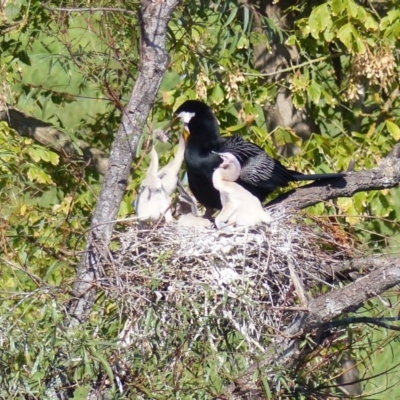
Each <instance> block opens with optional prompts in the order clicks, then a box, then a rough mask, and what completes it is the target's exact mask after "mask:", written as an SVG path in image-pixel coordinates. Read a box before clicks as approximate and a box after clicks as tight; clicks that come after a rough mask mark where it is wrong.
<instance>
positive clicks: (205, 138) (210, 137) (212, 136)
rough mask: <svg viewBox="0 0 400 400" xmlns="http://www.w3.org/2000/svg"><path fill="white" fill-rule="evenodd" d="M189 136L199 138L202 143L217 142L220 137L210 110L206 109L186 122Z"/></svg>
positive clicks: (216, 123) (215, 120)
mask: <svg viewBox="0 0 400 400" xmlns="http://www.w3.org/2000/svg"><path fill="white" fill-rule="evenodd" d="M188 128H189V132H190V137H191V138H193V139H194V138H196V139H198V140H199V141H200V140H201V142H202V143H204V144H210V145H211V144H212V143H213V142H214V144H215V142H216V143H218V141H219V140H220V139H221V137H220V134H219V126H218V121H217V118H216V117H215V115H214V114H213V113H212V111H211V110H207V111H205V112H203V113H202V114H200V115H196V116H195V117H194V118H192V119H191V120H190V122H189V124H188Z"/></svg>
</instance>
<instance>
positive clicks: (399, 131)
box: [385, 119, 400, 140]
mask: <svg viewBox="0 0 400 400" xmlns="http://www.w3.org/2000/svg"><path fill="white" fill-rule="evenodd" d="M385 124H386V128H387V130H388V131H389V133H390V134H391V136H392V137H393V139H394V140H400V128H399V127H398V126H397V125H396V124H395V123H394V122H392V121H390V120H388V119H387V120H386V121H385Z"/></svg>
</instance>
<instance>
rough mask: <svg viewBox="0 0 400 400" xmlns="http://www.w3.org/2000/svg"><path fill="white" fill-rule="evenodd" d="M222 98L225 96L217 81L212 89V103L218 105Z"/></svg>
mask: <svg viewBox="0 0 400 400" xmlns="http://www.w3.org/2000/svg"><path fill="white" fill-rule="evenodd" d="M224 98H225V94H224V91H223V90H222V88H221V86H220V85H219V84H218V83H217V84H216V85H215V86H214V89H213V91H212V94H211V99H212V101H213V102H214V104H217V105H218V104H221V103H222V102H223V101H224Z"/></svg>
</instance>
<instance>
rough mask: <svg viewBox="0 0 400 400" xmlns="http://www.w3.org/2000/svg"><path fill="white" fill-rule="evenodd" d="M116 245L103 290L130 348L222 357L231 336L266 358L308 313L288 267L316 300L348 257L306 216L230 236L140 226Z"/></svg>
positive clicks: (289, 217) (281, 219) (118, 235)
mask: <svg viewBox="0 0 400 400" xmlns="http://www.w3.org/2000/svg"><path fill="white" fill-rule="evenodd" d="M273 216H274V215H273ZM275 218H277V217H276V216H275ZM116 239H117V241H118V247H119V248H118V251H117V252H115V253H114V254H113V262H112V263H111V265H110V270H109V271H107V277H106V278H105V279H104V281H103V283H104V285H103V288H104V290H105V291H106V292H107V297H108V298H111V299H113V301H114V302H116V303H117V304H118V306H119V307H120V315H122V316H123V317H124V320H125V328H124V330H123V332H121V334H120V338H121V340H122V343H124V344H125V345H126V346H128V345H129V346H130V345H134V346H135V347H136V346H140V348H142V349H146V348H147V349H150V348H152V349H154V346H156V347H159V348H161V347H163V346H164V345H165V346H167V345H168V342H170V341H171V340H172V338H173V337H176V335H178V334H179V332H181V333H182V332H186V334H187V335H190V337H191V341H192V342H193V341H194V340H196V338H199V337H202V338H204V337H206V338H207V339H206V340H208V341H209V344H210V345H211V346H212V347H214V348H215V349H216V348H217V347H218V341H219V338H221V335H222V336H223V335H224V332H225V334H226V331H227V330H228V331H229V332H231V333H232V332H234V333H235V335H236V336H235V337H236V338H240V343H241V345H244V344H245V345H246V352H248V351H250V352H251V353H258V352H259V351H265V349H266V347H267V346H268V344H269V343H270V342H271V339H272V338H273V337H274V336H276V335H277V334H279V333H280V332H283V331H285V329H286V328H287V327H288V326H289V325H290V324H291V322H292V321H293V318H294V317H295V315H296V314H297V313H298V312H299V301H298V298H297V296H296V291H295V290H294V288H293V282H292V278H291V275H290V271H289V267H290V266H292V267H293V269H294V270H295V273H296V275H297V276H298V278H299V281H300V282H301V285H302V286H303V287H304V289H305V291H306V292H310V291H311V292H312V295H313V296H315V295H318V292H319V291H320V290H321V288H322V287H325V290H326V285H321V282H323V281H324V280H327V281H331V279H330V278H331V275H333V274H332V272H331V271H332V270H333V266H334V265H335V264H337V263H340V264H341V263H343V259H344V258H345V254H346V252H347V251H348V248H347V247H344V246H341V245H339V244H338V243H337V241H336V240H335V238H334V237H333V235H332V233H329V232H328V231H326V230H324V229H322V228H321V226H319V225H318V224H317V223H316V222H315V221H312V220H310V219H308V218H306V217H302V216H301V215H280V216H278V218H277V220H276V221H275V222H273V223H272V224H271V225H270V226H260V227H257V228H252V229H249V230H245V229H237V230H235V231H234V232H232V233H229V234H227V233H223V232H221V231H217V230H216V229H211V230H208V231H199V230H197V229H195V228H187V227H180V226H177V225H176V224H169V225H164V226H158V227H156V228H154V229H152V230H145V231H144V230H139V229H138V227H137V226H136V225H135V226H132V227H131V228H130V229H129V230H128V231H127V232H124V233H116ZM160 326H162V329H159V327H160ZM157 327H158V328H157ZM155 337H157V340H156V341H154V338H155ZM136 348H137V347H136Z"/></svg>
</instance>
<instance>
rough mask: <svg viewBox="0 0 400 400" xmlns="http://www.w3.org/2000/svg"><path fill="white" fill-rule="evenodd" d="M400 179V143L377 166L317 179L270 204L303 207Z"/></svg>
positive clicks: (381, 186)
mask: <svg viewBox="0 0 400 400" xmlns="http://www.w3.org/2000/svg"><path fill="white" fill-rule="evenodd" d="M399 183H400V143H398V144H396V145H395V146H394V148H393V150H392V151H391V152H390V153H389V154H388V155H387V156H386V157H385V158H384V159H383V160H382V162H381V163H380V164H379V165H378V166H377V167H376V168H373V169H370V170H366V171H359V172H349V173H348V174H347V176H346V177H344V178H337V179H331V180H324V181H316V182H314V183H311V184H309V185H306V186H303V187H300V188H297V189H294V190H291V191H289V192H287V193H284V194H282V195H281V196H279V197H277V198H276V199H274V200H273V201H271V202H270V203H268V205H275V204H280V205H282V206H285V207H286V208H287V209H288V210H293V211H294V210H300V209H303V208H306V207H309V206H312V205H314V204H317V203H319V202H321V201H327V200H331V199H335V198H338V197H351V196H353V195H354V194H356V193H358V192H365V191H369V190H380V189H388V188H392V187H395V186H397V185H398V184H399Z"/></svg>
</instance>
